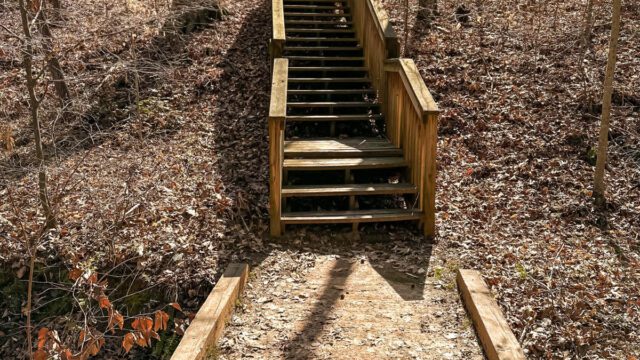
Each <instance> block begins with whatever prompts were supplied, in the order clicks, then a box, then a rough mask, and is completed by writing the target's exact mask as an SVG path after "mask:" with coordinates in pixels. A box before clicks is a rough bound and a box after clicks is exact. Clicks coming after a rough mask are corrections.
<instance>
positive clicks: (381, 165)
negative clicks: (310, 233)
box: [269, 0, 435, 236]
mask: <svg viewBox="0 0 640 360" xmlns="http://www.w3.org/2000/svg"><path fill="white" fill-rule="evenodd" d="M354 1H355V2H358V1H362V0H354ZM366 1H369V0H366ZM351 2H352V1H347V0H338V1H335V0H274V1H273V12H274V37H273V39H272V55H273V56H274V57H275V58H276V59H275V60H274V62H273V64H274V66H273V85H272V98H271V107H270V119H269V129H270V130H269V131H270V133H269V135H270V166H271V184H270V185H271V195H270V200H271V233H272V235H274V236H278V235H280V234H281V233H282V232H283V231H284V227H285V225H287V224H329V223H350V224H353V229H354V231H355V230H357V228H358V224H359V223H366V222H389V221H417V222H418V223H419V224H421V225H424V223H425V213H426V211H429V209H425V208H424V207H423V206H422V203H421V201H420V200H421V199H422V198H423V197H424V194H421V193H420V192H421V190H422V189H424V186H423V185H424V184H416V183H415V181H412V180H416V179H417V178H416V176H412V171H411V169H410V166H411V165H413V163H412V161H408V159H407V156H406V154H405V151H406V150H405V149H403V147H402V145H401V144H399V143H394V142H392V141H391V140H390V138H389V136H388V135H389V134H388V131H387V130H388V129H387V123H386V122H385V113H384V111H383V105H384V104H383V103H384V101H383V99H382V96H383V95H382V94H383V93H382V92H381V91H380V90H381V89H379V88H376V87H375V84H374V81H372V79H371V76H372V75H374V76H378V77H379V75H380V74H379V73H377V74H376V73H374V74H372V72H371V71H370V70H369V69H370V66H371V65H372V64H370V62H369V61H367V53H366V49H365V48H363V46H362V42H361V41H360V39H359V37H358V35H359V34H357V30H356V27H354V14H352V12H351V11H352V7H351V6H350V3H351ZM283 28H284V30H283ZM360 35H361V36H362V35H363V34H360ZM394 46H395V44H394ZM369 55H371V54H369ZM380 60H384V59H380ZM389 66H390V67H391V66H392V63H389ZM383 74H384V72H383ZM377 80H378V82H379V80H380V79H377ZM434 154H435V153H434ZM415 172H416V171H415V170H414V171H413V173H415ZM418 172H421V171H418Z"/></svg>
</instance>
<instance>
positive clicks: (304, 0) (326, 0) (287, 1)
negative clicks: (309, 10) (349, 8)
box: [284, 0, 347, 4]
mask: <svg viewBox="0 0 640 360" xmlns="http://www.w3.org/2000/svg"><path fill="white" fill-rule="evenodd" d="M294 2H295V3H299V2H300V3H338V2H339V3H345V2H347V0H284V3H285V4H290V3H294Z"/></svg>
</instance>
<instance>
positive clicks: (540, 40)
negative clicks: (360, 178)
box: [0, 0, 640, 360]
mask: <svg viewBox="0 0 640 360" xmlns="http://www.w3.org/2000/svg"><path fill="white" fill-rule="evenodd" d="M384 3H385V5H386V6H387V8H388V9H389V10H390V13H391V16H392V18H393V19H394V22H395V24H394V26H395V27H396V29H397V30H398V32H399V34H400V38H401V39H403V23H402V19H403V13H402V9H403V3H404V2H403V1H400V0H386V1H384ZM410 3H411V5H412V6H414V5H415V4H414V2H413V1H411V2H410ZM154 4H155V6H154ZM154 4H151V3H147V2H141V1H133V0H128V1H122V2H120V1H116V2H109V3H102V2H100V3H98V2H96V1H94V0H81V1H77V2H74V3H73V6H71V5H70V7H69V9H71V10H72V11H73V13H70V14H69V15H68V16H66V17H65V18H64V21H62V22H61V24H60V25H59V27H56V28H54V29H53V33H54V37H55V42H56V44H57V45H56V46H57V50H58V53H59V54H60V57H61V63H62V67H63V68H64V69H65V72H66V75H67V78H68V83H69V86H70V89H71V92H72V95H73V98H74V101H73V103H72V105H70V106H69V107H68V108H67V109H66V111H65V112H64V114H63V112H62V111H59V110H58V105H57V103H56V102H55V101H54V100H53V98H52V97H48V98H47V99H45V101H44V102H43V104H42V111H41V116H42V119H43V130H44V140H45V150H46V154H47V157H48V165H49V172H50V190H51V192H52V198H53V199H54V206H55V209H56V213H57V216H58V218H59V219H60V224H59V226H58V227H56V229H54V231H52V232H49V233H47V234H46V236H44V237H43V238H42V239H41V240H42V241H41V242H40V246H39V247H38V259H39V260H38V263H39V264H42V265H47V266H57V267H63V268H68V269H75V268H80V269H92V270H93V271H96V272H98V273H100V274H105V273H107V272H110V271H111V269H113V268H114V267H117V270H118V276H119V277H116V279H118V280H117V281H120V282H121V283H126V282H133V281H138V280H140V279H141V280H142V281H143V282H144V283H145V284H146V286H147V287H152V288H157V289H161V292H162V293H163V294H164V295H165V297H166V299H163V300H166V301H177V302H179V303H180V304H182V305H183V307H185V308H187V309H192V310H195V309H197V307H198V306H199V305H200V304H201V301H202V300H203V299H204V297H205V296H206V295H207V293H208V291H209V290H210V289H211V287H212V285H213V284H214V283H215V281H216V279H217V277H218V276H219V275H220V274H221V270H222V269H224V267H225V266H226V264H227V263H229V262H232V261H242V260H245V261H248V262H250V263H251V264H253V265H256V266H257V269H258V272H257V273H256V274H255V275H253V276H256V278H257V279H264V280H263V281H271V280H273V281H275V283H280V282H284V283H289V281H288V278H287V277H291V278H294V279H299V278H302V277H304V276H306V274H308V268H309V267H312V266H313V265H314V264H316V263H317V264H318V265H319V266H321V264H325V262H327V261H333V259H334V258H335V257H336V255H339V256H340V259H346V260H352V261H353V260H355V261H356V262H357V261H359V260H361V259H363V258H366V259H367V261H368V262H370V263H371V264H372V265H373V264H376V263H377V262H380V263H382V262H384V263H388V264H390V266H391V267H392V268H393V269H394V271H399V272H400V273H403V274H407V273H408V274H410V275H408V276H418V277H419V278H421V279H424V282H425V289H427V288H429V289H431V288H433V291H434V295H433V298H431V297H429V299H439V298H442V299H443V303H442V304H438V305H434V306H436V307H440V306H442V309H443V310H442V311H443V312H444V313H445V314H446V316H445V317H443V319H445V320H447V321H449V320H451V319H455V321H453V322H452V323H451V324H449V325H447V326H445V325H443V327H442V331H445V334H448V333H456V334H459V335H460V339H458V340H455V342H456V343H461V344H462V343H463V342H464V341H466V340H468V339H470V338H469V334H468V332H466V330H464V317H463V316H462V315H461V314H460V313H459V309H460V305H459V302H457V294H456V292H455V289H454V288H452V287H451V284H452V279H453V274H454V272H455V270H456V269H457V268H461V267H468V268H474V269H478V270H480V271H482V273H483V274H484V276H485V280H486V281H487V282H488V283H489V285H490V286H491V288H492V290H493V291H494V293H495V294H496V296H497V299H498V301H499V303H500V305H501V307H502V309H503V310H504V312H505V313H506V316H507V318H508V321H509V323H510V325H511V326H512V328H513V329H514V331H515V333H516V337H517V338H518V339H519V341H520V342H521V343H522V344H523V347H524V348H525V350H526V351H527V353H528V355H529V356H530V357H531V358H576V359H578V358H581V359H625V360H634V359H636V358H638V357H640V332H639V330H638V329H640V294H639V291H638V288H639V287H640V147H639V145H638V144H640V92H639V91H640V90H639V89H640V63H638V59H639V58H640V54H639V52H640V37H639V34H640V5H638V4H637V3H634V2H624V5H623V28H622V33H621V40H620V49H619V58H618V63H619V66H618V69H617V75H616V83H615V92H614V111H613V123H612V131H611V136H610V138H611V143H610V161H609V170H608V172H607V177H606V182H607V187H608V188H607V194H608V198H609V204H608V206H607V209H606V210H605V211H599V210H596V209H595V208H594V207H593V205H592V200H591V193H590V191H591V184H592V178H593V169H594V166H593V163H594V152H593V150H592V148H593V147H594V146H595V144H596V139H597V128H598V124H599V122H598V116H599V109H600V97H601V84H602V79H603V72H604V67H605V62H606V50H607V38H608V34H609V28H610V24H609V22H608V20H604V19H609V18H610V14H609V11H608V9H609V7H610V4H609V2H603V3H602V4H598V5H597V6H596V9H595V10H596V16H595V17H594V18H595V19H597V21H596V26H595V27H594V32H593V38H592V39H591V42H590V44H589V46H588V47H587V48H586V51H585V50H584V48H581V47H580V38H581V35H580V34H581V26H576V24H582V18H583V16H584V4H583V3H582V2H581V1H577V0H572V1H550V2H530V1H517V2H510V1H496V2H480V1H474V2H469V3H464V5H465V6H466V7H465V9H463V8H461V7H459V6H461V5H462V4H463V2H459V3H446V4H442V5H441V8H440V9H439V15H438V16H437V17H436V19H435V21H434V22H433V24H432V25H431V26H426V25H425V23H424V22H421V21H416V19H415V16H414V15H415V8H414V9H412V12H411V17H410V21H409V25H410V34H409V47H408V49H407V50H408V51H407V56H411V57H413V58H415V59H416V63H417V64H418V67H419V68H420V71H421V73H422V75H423V77H424V79H425V81H426V84H427V86H428V87H429V88H430V90H431V91H432V92H433V94H434V96H435V98H436V100H437V101H438V102H439V105H440V107H441V108H442V109H443V113H442V116H441V122H440V128H439V142H438V149H439V154H438V170H439V174H438V188H437V194H438V197H437V207H438V214H437V223H438V237H437V239H436V242H435V243H434V244H433V246H428V245H427V244H424V243H423V242H420V241H419V240H418V239H419V236H417V234H416V233H415V232H414V231H413V230H411V229H407V228H402V227H401V228H389V227H375V226H364V227H363V234H362V239H361V240H360V241H361V243H350V242H347V241H346V240H345V238H344V236H343V235H344V234H343V233H342V232H341V231H340V230H337V229H335V228H331V227H330V228H326V227H309V228H307V229H304V228H303V229H301V230H299V231H298V232H295V233H293V234H291V235H290V237H289V238H288V242H278V243H272V242H270V241H268V237H267V230H268V212H267V203H268V183H267V179H268V151H267V127H266V124H265V119H266V112H267V106H268V102H269V84H270V79H269V63H268V53H267V44H268V39H269V34H270V24H271V18H270V6H269V2H268V1H264V0H263V1H260V0H239V1H233V2H231V1H228V2H227V3H226V4H225V6H226V7H227V8H228V10H229V14H228V15H226V16H224V18H223V19H217V20H212V21H211V22H210V23H209V24H207V25H205V26H201V27H199V28H196V29H191V30H193V31H189V32H188V33H185V34H180V35H179V36H170V35H167V34H168V33H171V31H165V30H167V29H168V28H167V21H166V18H167V17H168V16H169V15H171V10H169V8H168V6H167V5H166V4H165V3H164V2H154ZM158 4H160V5H158ZM13 6H14V4H13V3H10V4H7V3H3V4H0V24H2V25H3V26H6V27H7V28H8V29H11V30H12V31H15V32H16V33H19V31H20V27H19V24H18V19H19V17H18V16H17V12H16V10H15V8H14V7H13ZM158 6H160V8H158ZM96 9H100V11H96ZM456 11H457V12H458V13H459V16H457V17H456ZM169 29H170V28H169ZM20 58H21V55H20V52H19V46H18V45H17V42H16V40H15V39H13V37H12V36H11V35H10V34H8V33H7V32H6V31H3V30H2V29H0V90H1V91H0V132H3V131H4V132H5V133H6V131H7V130H6V129H7V128H10V129H11V133H12V136H11V137H12V139H13V140H15V148H13V149H12V150H11V151H7V152H5V153H4V154H0V262H1V263H2V270H3V271H6V272H10V273H12V274H13V275H15V277H16V278H18V279H19V282H18V285H19V286H14V287H8V286H5V283H4V282H5V280H4V278H3V277H0V280H2V281H0V283H1V284H0V285H2V286H3V288H2V291H1V292H0V304H2V305H4V306H3V307H5V308H6V310H5V311H4V312H3V313H1V314H0V357H12V358H13V357H16V356H17V355H16V354H20V353H22V354H24V351H25V346H24V343H25V342H24V338H23V337H22V333H23V326H24V321H25V317H24V316H23V314H22V313H21V307H22V306H23V305H24V301H25V297H26V293H24V291H23V292H22V293H16V292H15V291H13V290H15V289H21V290H24V289H25V287H24V282H25V279H26V275H25V273H26V272H27V271H26V268H27V266H28V254H27V252H26V249H25V246H24V244H25V238H33V236H35V235H36V234H37V233H38V229H39V224H41V222H42V214H41V213H40V212H39V211H40V210H39V206H38V202H37V191H36V189H37V183H36V177H35V170H36V166H34V164H36V161H35V155H34V153H33V150H32V148H33V143H32V140H31V139H32V137H33V136H32V135H33V134H32V132H31V131H30V130H29V118H28V115H29V114H28V108H27V106H26V92H25V87H24V83H23V80H22V70H21V67H20ZM40 90H42V89H40ZM6 145H7V144H6V140H5V141H4V142H3V141H2V140H0V146H6ZM308 243H313V244H317V245H314V246H310V245H308ZM371 243H373V244H371ZM364 244H368V245H364ZM367 246H368V247H367ZM327 249H331V250H327ZM371 254H376V256H378V257H379V258H378V259H376V258H373V257H372V256H371ZM426 254H428V255H426ZM412 256H415V257H414V258H412ZM372 259H373V260H372ZM45 269H47V268H45ZM45 280H46V279H45ZM50 285H51V287H54V288H58V289H63V288H65V287H70V286H71V285H70V284H68V281H67V282H63V281H61V282H56V283H52V284H50ZM118 287H119V285H118V284H117V283H116V284H113V286H110V288H114V291H115V289H117V288H118ZM125 287H126V286H125ZM268 287H269V284H264V283H263V284H262V285H260V286H259V287H258V288H256V289H255V290H253V289H249V290H248V293H247V294H248V295H247V296H248V297H247V298H248V299H250V300H255V301H256V304H254V305H251V304H250V303H248V302H247V303H244V304H243V307H246V309H245V311H247V314H249V315H247V316H251V309H250V306H256V307H258V308H262V307H265V309H266V307H267V306H271V305H268V304H270V303H269V302H262V303H261V302H260V301H259V300H260V297H258V296H257V294H258V292H260V291H262V290H261V289H264V290H265V291H267V288H268ZM275 290H277V289H268V291H269V293H270V294H274V293H273V291H275ZM51 293H52V291H51V289H50V288H43V289H40V291H39V292H37V293H36V296H35V298H34V303H35V307H36V308H41V307H45V306H46V305H47V304H48V303H49V302H50V301H51V300H52V299H51ZM108 294H109V293H108ZM391 294H393V293H391ZM129 295H130V294H128V293H127V295H126V296H129ZM275 295H277V294H275ZM275 295H274V296H275ZM346 296H348V295H346ZM277 301H282V302H280V303H279V304H282V305H283V306H284V305H287V306H289V304H293V303H292V301H294V300H292V299H288V300H287V301H284V300H282V299H280V300H277ZM428 301H431V300H428ZM434 302H435V300H434ZM114 303H115V301H114ZM9 304H13V305H15V306H8V305H9ZM116 306H119V304H116ZM122 306H124V305H122ZM157 306H160V305H159V304H158V303H157V302H153V301H150V304H148V308H150V309H152V308H154V307H157ZM94 307H95V305H94ZM79 310H80V308H79V305H78V304H74V305H73V307H72V309H71V311H69V313H68V314H67V313H65V314H64V316H62V317H60V316H58V317H57V318H53V317H52V316H43V317H42V318H40V319H38V321H37V322H36V323H35V326H36V328H39V327H42V326H49V327H52V328H58V329H60V337H61V338H62V339H63V341H66V342H68V343H73V344H75V342H76V339H77V329H76V328H69V327H65V324H68V322H70V321H73V322H74V323H75V324H78V323H81V322H82V316H81V313H80V311H79ZM269 311H271V312H273V314H276V313H278V311H279V310H278V308H274V309H270V310H269ZM123 312H125V317H126V319H127V323H128V322H129V320H130V319H131V317H132V316H134V315H136V314H135V313H127V312H126V311H125V310H123ZM241 314H242V312H241ZM50 315H51V314H50ZM301 316H303V315H302V314H301ZM60 318H63V319H64V321H62V320H60ZM56 319H57V320H56ZM236 319H237V318H236ZM240 319H242V317H240ZM54 320H55V321H54ZM264 321H267V320H264ZM271 321H273V322H271V323H268V322H267V323H266V324H267V325H266V326H275V325H277V321H279V320H278V319H277V318H273V319H271ZM274 324H275V325H274ZM443 324H444V322H443ZM235 325H236V324H235V323H233V324H232V326H231V327H230V329H231V330H230V337H229V339H233V338H234V336H237V335H238V329H236V327H235ZM314 331H315V330H314ZM287 334H293V332H291V333H287ZM119 335H121V334H120V333H119ZM252 336H253V335H252ZM322 336H325V335H322ZM247 338H248V339H252V338H251V337H245V338H244V340H242V341H246V342H245V343H244V345H242V346H251V345H250V342H249V341H248V340H246V339H247ZM113 339H114V338H109V341H110V344H111V345H110V346H107V350H105V351H104V352H103V353H102V354H101V355H102V356H104V357H105V358H114V357H115V358H122V357H123V356H124V355H123V352H122V350H121V349H119V346H118V345H119V343H118V340H113ZM444 340H448V339H444ZM114 344H115V345H114ZM225 344H226V345H225ZM228 344H229V343H223V347H222V348H221V351H222V354H221V355H224V354H225V353H224V351H227V350H225V348H224V346H228ZM471 354H472V355H473V354H474V353H473V352H472V353H471ZM18 356H19V355H18ZM131 356H132V357H133V356H134V355H131ZM141 356H142V355H141ZM453 358H465V356H462V357H455V356H454V357H453Z"/></svg>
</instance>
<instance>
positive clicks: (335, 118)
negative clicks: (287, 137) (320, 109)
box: [286, 114, 382, 121]
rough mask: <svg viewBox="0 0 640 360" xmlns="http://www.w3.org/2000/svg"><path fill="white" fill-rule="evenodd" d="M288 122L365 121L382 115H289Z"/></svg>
mask: <svg viewBox="0 0 640 360" xmlns="http://www.w3.org/2000/svg"><path fill="white" fill-rule="evenodd" d="M286 118H287V121H364V120H371V119H380V118H382V116H381V115H380V114H373V115H371V114H358V115H287V117H286Z"/></svg>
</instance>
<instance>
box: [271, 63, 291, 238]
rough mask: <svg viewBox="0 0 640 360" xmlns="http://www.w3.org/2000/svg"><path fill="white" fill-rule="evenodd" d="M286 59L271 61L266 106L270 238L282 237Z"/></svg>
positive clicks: (287, 68) (287, 70)
mask: <svg viewBox="0 0 640 360" xmlns="http://www.w3.org/2000/svg"><path fill="white" fill-rule="evenodd" d="M288 76H289V60H288V59H285V58H277V59H274V61H273V79H272V82H271V103H270V104H269V119H268V122H269V209H270V210H269V212H270V214H269V215H270V218H271V235H272V236H280V235H281V234H282V223H281V218H282V194H281V191H282V163H283V160H284V125H285V116H286V114H287V78H288Z"/></svg>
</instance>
